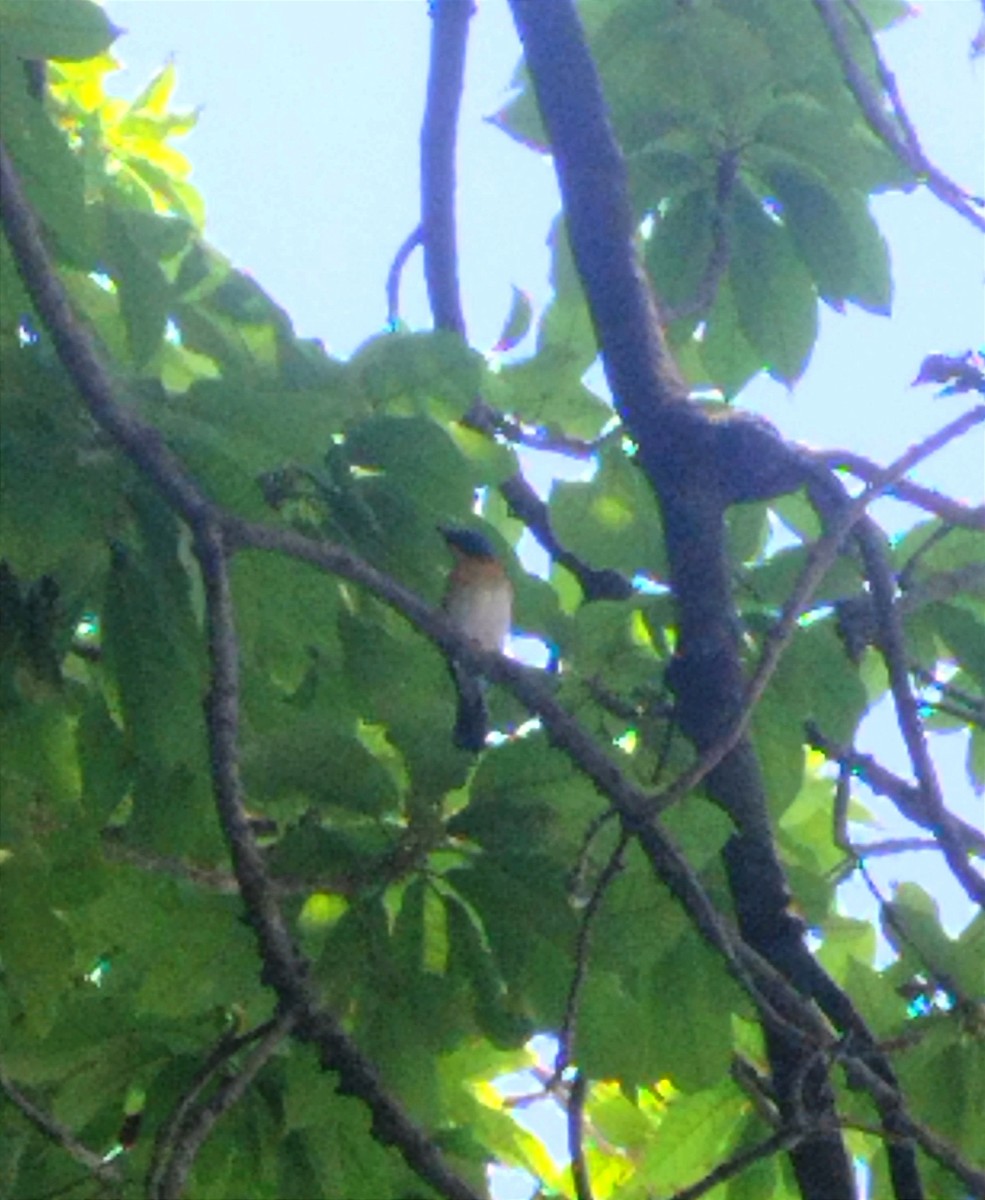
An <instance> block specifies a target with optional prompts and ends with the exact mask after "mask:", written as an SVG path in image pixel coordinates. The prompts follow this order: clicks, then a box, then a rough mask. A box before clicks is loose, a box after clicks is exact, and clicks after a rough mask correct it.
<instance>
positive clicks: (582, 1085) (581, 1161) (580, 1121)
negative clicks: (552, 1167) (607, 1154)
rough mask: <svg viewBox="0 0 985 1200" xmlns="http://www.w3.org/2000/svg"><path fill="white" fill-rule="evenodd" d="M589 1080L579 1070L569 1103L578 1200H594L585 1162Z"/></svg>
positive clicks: (569, 1130)
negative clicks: (586, 1106)
mask: <svg viewBox="0 0 985 1200" xmlns="http://www.w3.org/2000/svg"><path fill="white" fill-rule="evenodd" d="M587 1091H588V1080H587V1079H586V1078H585V1076H584V1075H583V1074H582V1073H581V1071H578V1072H576V1073H575V1077H574V1079H573V1080H572V1081H571V1096H570V1098H569V1100H568V1104H567V1115H568V1153H569V1154H570V1155H571V1179H572V1182H573V1183H574V1185H575V1196H576V1197H577V1200H594V1193H593V1191H592V1180H591V1177H590V1176H589V1173H588V1164H587V1163H586V1162H585V1095H586V1092H587Z"/></svg>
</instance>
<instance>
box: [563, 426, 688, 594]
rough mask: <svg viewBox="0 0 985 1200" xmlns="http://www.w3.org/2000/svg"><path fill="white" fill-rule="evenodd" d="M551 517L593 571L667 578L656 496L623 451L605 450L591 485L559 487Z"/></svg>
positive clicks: (568, 547) (570, 548) (614, 448)
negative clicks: (610, 569)
mask: <svg viewBox="0 0 985 1200" xmlns="http://www.w3.org/2000/svg"><path fill="white" fill-rule="evenodd" d="M550 513H551V525H552V527H553V529H554V532H555V533H556V535H557V537H558V539H559V541H560V542H561V544H562V545H563V546H565V547H566V548H567V549H568V550H570V551H571V552H572V553H573V554H576V555H578V557H579V558H581V559H583V560H584V561H585V562H587V563H589V564H591V566H593V567H596V568H602V567H611V568H613V569H615V570H617V571H623V572H625V573H626V574H629V575H633V574H636V573H637V572H647V573H649V574H650V575H652V576H653V577H654V578H656V579H661V578H664V577H665V576H666V570H667V568H666V564H665V562H664V556H663V548H662V546H661V544H660V538H659V533H658V530H659V528H660V523H659V516H658V514H657V506H656V502H655V500H654V498H653V492H652V491H651V489H650V487H649V485H648V483H647V482H646V480H645V479H644V477H643V473H642V472H641V471H640V469H639V468H638V467H637V466H636V464H635V463H634V462H633V460H632V459H630V458H628V457H627V456H626V454H625V453H624V452H623V451H622V450H621V449H620V448H619V447H614V446H613V447H606V448H605V450H603V451H602V453H601V454H600V456H599V467H598V470H597V472H596V474H595V477H594V479H592V480H591V482H589V483H564V482H559V483H555V484H554V488H553V490H552V492H551V503H550Z"/></svg>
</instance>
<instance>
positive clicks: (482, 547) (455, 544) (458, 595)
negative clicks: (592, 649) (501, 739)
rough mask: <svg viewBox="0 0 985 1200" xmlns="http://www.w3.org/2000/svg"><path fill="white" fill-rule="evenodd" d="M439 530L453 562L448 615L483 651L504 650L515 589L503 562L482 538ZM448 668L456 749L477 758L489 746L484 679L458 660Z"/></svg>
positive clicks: (445, 604)
mask: <svg viewBox="0 0 985 1200" xmlns="http://www.w3.org/2000/svg"><path fill="white" fill-rule="evenodd" d="M441 532H442V533H443V534H444V537H445V541H446V542H447V543H448V545H449V547H450V549H451V552H452V556H453V557H454V559H455V564H454V566H453V567H452V569H451V572H450V573H449V576H448V588H447V590H446V592H445V598H444V602H443V607H444V610H445V612H446V613H447V614H448V616H449V618H450V619H451V621H452V622H453V623H454V624H455V625H457V626H458V628H459V629H460V630H461V631H462V633H464V634H465V635H466V637H469V638H471V639H472V641H473V642H475V643H476V645H477V646H478V647H479V648H480V649H482V650H496V651H502V649H503V646H504V645H505V644H506V638H507V636H508V635H509V632H510V625H511V624H512V622H513V585H512V584H511V583H510V581H509V578H508V576H507V574H506V571H505V570H504V569H503V564H502V563H501V562H500V561H499V559H498V558H497V557H496V554H495V551H494V550H493V547H492V543H491V542H490V541H489V539H488V538H487V537H486V536H485V535H484V534H481V533H477V532H476V531H475V530H472V529H456V528H445V529H442V530H441ZM449 666H450V668H451V673H452V678H453V679H454V681H455V687H456V689H457V690H458V715H457V717H456V719H455V732H454V741H455V745H456V746H458V747H459V748H460V749H462V750H469V751H471V752H472V753H473V754H478V752H479V751H480V750H481V749H482V748H483V746H484V745H485V744H486V732H487V729H488V725H489V717H488V713H487V711H486V700H485V696H484V694H483V685H482V681H481V680H480V679H477V678H476V677H475V676H474V675H471V674H469V673H468V672H467V671H465V670H464V668H462V667H461V666H460V665H459V664H458V663H457V662H455V661H454V659H452V660H450V662H449Z"/></svg>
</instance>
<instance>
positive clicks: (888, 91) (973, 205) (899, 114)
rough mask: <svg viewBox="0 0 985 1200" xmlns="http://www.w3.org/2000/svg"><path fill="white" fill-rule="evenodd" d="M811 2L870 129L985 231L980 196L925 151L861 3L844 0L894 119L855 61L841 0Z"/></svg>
mask: <svg viewBox="0 0 985 1200" xmlns="http://www.w3.org/2000/svg"><path fill="white" fill-rule="evenodd" d="M813 3H814V8H815V10H816V11H817V14H818V16H819V17H820V18H821V20H822V21H823V23H824V26H825V28H826V29H827V31H828V36H829V38H830V39H831V44H832V46H833V47H834V51H835V54H836V55H837V56H838V61H839V62H840V63H841V69H842V73H843V74H844V77H845V83H846V84H847V85H848V89H849V91H850V92H851V93H852V95H853V96H854V97H855V99H856V101H857V103H858V106H859V108H860V109H861V110H862V115H863V116H864V117H865V120H866V122H867V123H868V125H869V128H870V129H871V130H872V132H873V133H874V134H875V135H876V136H877V137H878V138H879V139H880V141H882V142H883V143H884V144H885V145H886V146H887V147H888V148H889V150H891V151H892V153H893V154H895V155H896V157H897V158H898V159H899V160H900V162H901V163H903V165H904V166H906V167H907V168H909V170H911V171H912V172H913V173H914V175H916V176H917V178H918V179H919V180H920V181H921V182H922V183H925V184H926V186H927V187H928V188H929V189H930V190H931V191H932V192H933V193H934V195H935V196H936V197H937V198H938V200H941V201H942V202H943V203H944V204H946V205H947V206H948V207H949V208H952V209H954V211H955V212H956V213H957V214H958V215H959V216H961V217H964V218H965V220H966V221H970V222H971V224H972V225H974V227H975V228H976V229H979V230H982V231H985V217H983V216H982V214H981V212H979V211H978V209H979V208H981V207H982V201H981V199H980V198H979V197H972V196H971V194H970V193H969V192H968V191H966V189H964V188H962V187H960V186H959V185H958V184H956V183H955V182H954V181H953V180H951V179H949V178H948V177H947V176H946V175H945V174H944V172H943V171H941V170H940V169H939V168H938V167H935V166H934V164H933V163H932V162H931V161H930V159H928V158H927V156H926V154H925V153H924V151H923V147H922V146H921V145H920V140H919V138H918V137H917V133H916V130H915V129H914V127H913V122H912V121H911V120H910V118H909V115H908V113H907V111H906V108H905V107H904V105H903V101H902V99H901V97H900V94H899V89H898V88H897V86H896V80H895V78H894V77H893V74H892V72H891V71H890V70H889V68H888V67H887V66H886V64H885V62H884V61H883V59H882V56H881V55H880V53H879V47H878V44H877V43H876V38H875V34H874V32H873V30H872V26H871V25H870V24H869V22H868V20H867V19H866V17H865V16H864V14H863V13H862V12H861V11H860V10H859V8H858V6H857V5H856V4H854V3H853V2H852V0H845V3H846V7H847V8H848V9H849V11H850V12H851V13H852V16H853V18H854V19H855V21H856V23H857V24H858V25H859V27H860V28H861V29H862V31H863V33H864V34H865V36H866V38H867V40H868V42H869V46H870V49H871V50H872V56H873V59H874V62H875V66H876V72H877V74H878V76H879V82H880V85H881V87H882V93H883V95H885V96H886V97H888V99H889V102H890V104H891V106H892V110H893V115H894V117H895V118H896V124H894V123H893V121H892V120H890V118H889V116H888V115H887V113H886V111H885V108H884V107H883V103H882V99H883V96H882V95H880V94H879V92H878V91H877V90H876V89H875V88H874V87H873V86H872V84H871V82H870V81H869V79H868V78H867V76H866V74H865V72H864V71H863V70H862V68H861V67H860V66H859V64H858V63H857V62H856V61H855V56H854V55H853V54H852V48H851V45H850V44H849V40H848V30H847V29H846V27H845V21H844V18H843V17H842V15H841V12H840V10H839V0H813Z"/></svg>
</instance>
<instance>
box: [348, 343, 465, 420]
mask: <svg viewBox="0 0 985 1200" xmlns="http://www.w3.org/2000/svg"><path fill="white" fill-rule="evenodd" d="M484 371H485V366H484V363H483V360H482V357H481V355H479V354H477V353H476V351H474V350H471V349H469V347H468V346H467V345H466V344H465V343H464V342H463V341H462V339H461V338H460V337H459V336H458V335H457V334H453V333H448V332H447V331H444V330H437V331H436V332H434V333H387V334H383V335H381V336H379V337H375V338H372V339H370V341H368V342H365V343H364V344H363V345H362V346H360V348H359V349H358V350H357V351H356V352H355V354H353V356H352V358H351V359H350V360H349V362H348V365H347V374H348V387H349V396H350V404H351V405H352V407H353V410H354V413H356V414H364V413H368V412H371V413H379V414H381V415H382V414H386V415H389V416H393V417H428V416H430V417H433V418H434V419H435V420H440V421H457V420H458V419H459V418H460V417H462V416H464V415H465V413H467V412H468V410H469V409H470V408H471V407H472V403H473V401H474V400H475V398H476V396H478V395H479V393H480V392H481V390H482V379H483V374H484Z"/></svg>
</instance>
